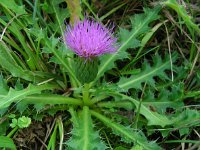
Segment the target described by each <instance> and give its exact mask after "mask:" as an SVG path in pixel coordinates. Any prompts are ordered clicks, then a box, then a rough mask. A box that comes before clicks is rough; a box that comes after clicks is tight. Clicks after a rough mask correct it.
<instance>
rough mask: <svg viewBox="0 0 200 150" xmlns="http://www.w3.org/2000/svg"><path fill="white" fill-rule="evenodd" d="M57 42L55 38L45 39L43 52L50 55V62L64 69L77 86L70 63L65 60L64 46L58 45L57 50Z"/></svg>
mask: <svg viewBox="0 0 200 150" xmlns="http://www.w3.org/2000/svg"><path fill="white" fill-rule="evenodd" d="M58 41H59V40H58V39H57V38H54V37H53V36H52V37H50V38H47V39H46V47H45V48H44V50H45V51H44V52H46V53H52V54H53V55H54V56H53V57H52V58H51V60H50V61H52V62H55V63H56V64H60V65H61V66H63V67H64V69H65V70H66V71H67V72H68V73H69V76H70V77H72V78H73V79H74V80H75V81H76V82H77V83H78V84H79V83H80V82H79V81H78V79H77V78H76V76H75V74H74V71H73V69H72V67H71V65H70V62H69V61H68V60H67V59H66V52H64V51H66V48H65V49H64V46H63V45H62V44H63V43H62V44H61V46H60V45H59V48H61V49H58V48H56V47H57V46H58V44H60V43H59V42H58Z"/></svg>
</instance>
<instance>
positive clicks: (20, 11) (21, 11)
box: [0, 0, 26, 15]
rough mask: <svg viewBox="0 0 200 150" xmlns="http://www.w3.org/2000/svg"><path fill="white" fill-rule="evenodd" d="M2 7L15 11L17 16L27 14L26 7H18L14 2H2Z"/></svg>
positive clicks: (12, 0)
mask: <svg viewBox="0 0 200 150" xmlns="http://www.w3.org/2000/svg"><path fill="white" fill-rule="evenodd" d="M0 5H2V6H3V7H5V8H6V9H10V10H12V11H14V12H15V13H16V14H17V15H21V14H25V13H26V11H25V7H24V6H20V5H18V4H17V3H16V2H15V1H14V0H9V1H8V0H1V1H0Z"/></svg>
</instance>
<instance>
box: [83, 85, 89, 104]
mask: <svg viewBox="0 0 200 150" xmlns="http://www.w3.org/2000/svg"><path fill="white" fill-rule="evenodd" d="M89 89H90V85H89V84H88V83H85V84H84V87H83V103H84V105H89V104H90V100H89Z"/></svg>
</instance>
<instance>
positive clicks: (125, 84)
mask: <svg viewBox="0 0 200 150" xmlns="http://www.w3.org/2000/svg"><path fill="white" fill-rule="evenodd" d="M168 63H169V60H168V61H166V62H165V63H164V64H163V65H161V66H160V67H158V68H156V69H154V70H152V71H151V72H149V73H147V74H145V75H143V76H140V77H138V78H136V79H134V80H132V81H129V82H126V83H124V84H119V85H118V86H119V87H120V88H124V87H126V86H129V85H130V84H133V83H134V82H137V81H139V80H141V79H142V78H146V77H147V76H150V75H152V74H154V73H155V72H157V71H158V70H160V69H162V68H164V67H165V66H166V65H167V64H168Z"/></svg>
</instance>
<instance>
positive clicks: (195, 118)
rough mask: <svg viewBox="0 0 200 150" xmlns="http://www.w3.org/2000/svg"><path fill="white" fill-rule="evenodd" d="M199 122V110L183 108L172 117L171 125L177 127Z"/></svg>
mask: <svg viewBox="0 0 200 150" xmlns="http://www.w3.org/2000/svg"><path fill="white" fill-rule="evenodd" d="M199 124H200V112H199V111H197V110H192V109H185V110H184V111H182V112H181V113H180V112H177V113H176V114H175V115H174V117H173V125H174V127H177V128H181V127H185V126H189V125H199Z"/></svg>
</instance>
